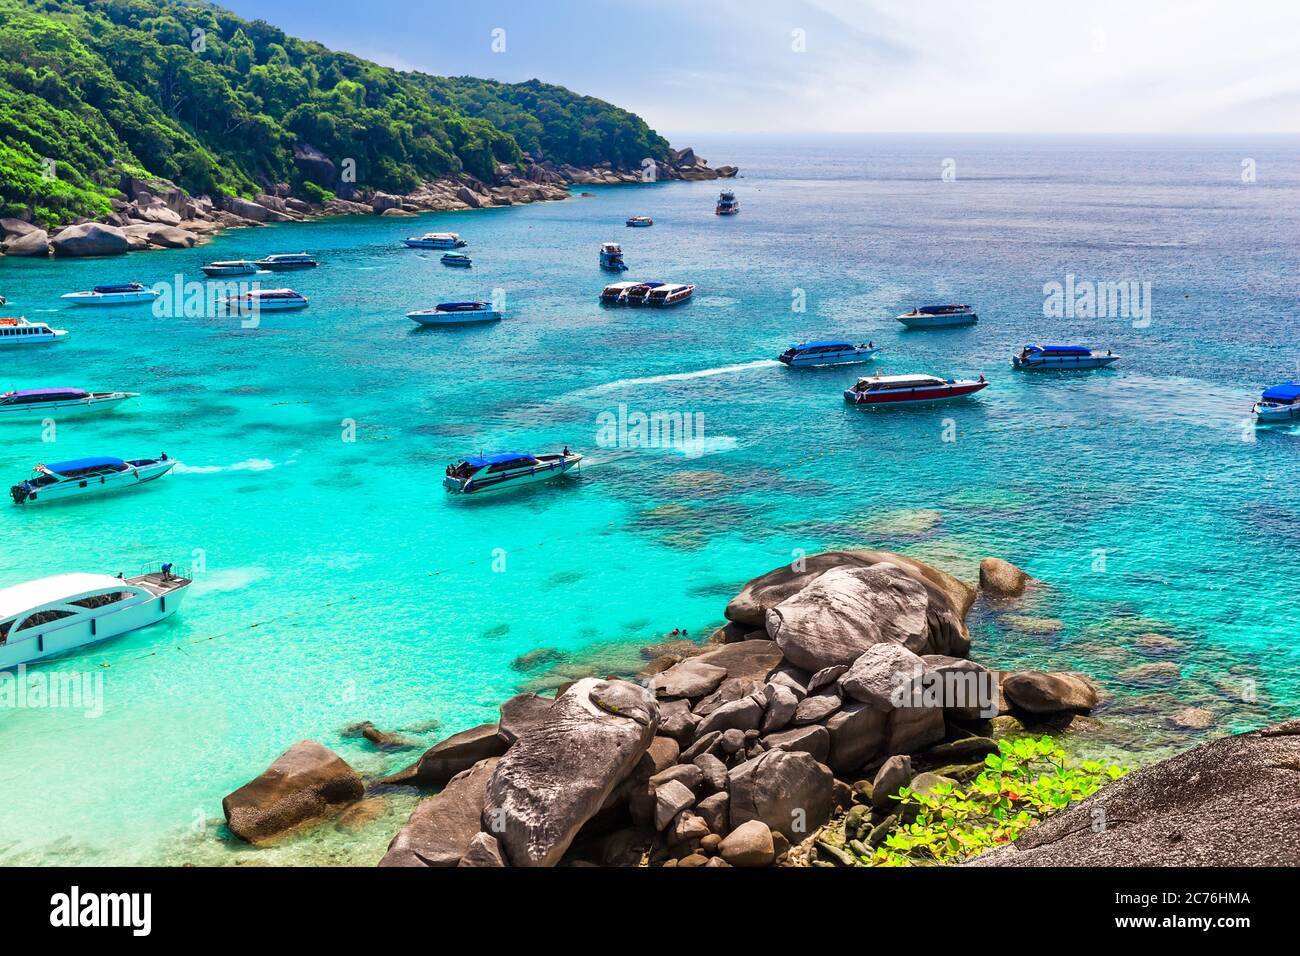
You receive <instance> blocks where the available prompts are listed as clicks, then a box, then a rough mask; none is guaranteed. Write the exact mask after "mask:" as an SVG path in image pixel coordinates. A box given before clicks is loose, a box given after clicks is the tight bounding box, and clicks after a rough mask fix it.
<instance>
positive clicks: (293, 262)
mask: <svg viewBox="0 0 1300 956" xmlns="http://www.w3.org/2000/svg"><path fill="white" fill-rule="evenodd" d="M253 265H255V266H257V267H258V268H259V269H266V270H267V271H268V272H292V271H296V270H299V269H315V268H316V267H317V266H318V265H320V263H319V262H317V261H316V260H315V259H313V258H312V257H311V256H309V255H307V253H305V252H281V253H277V254H276V255H273V256H267V257H266V258H265V259H258V260H257V261H256V262H254V263H253Z"/></svg>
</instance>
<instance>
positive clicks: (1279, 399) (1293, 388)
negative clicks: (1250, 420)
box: [1251, 382, 1300, 422]
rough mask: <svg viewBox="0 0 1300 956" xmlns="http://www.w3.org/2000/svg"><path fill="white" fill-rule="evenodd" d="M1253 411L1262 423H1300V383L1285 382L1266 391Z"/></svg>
mask: <svg viewBox="0 0 1300 956" xmlns="http://www.w3.org/2000/svg"><path fill="white" fill-rule="evenodd" d="M1251 410H1252V411H1253V412H1254V413H1255V417H1256V418H1257V419H1259V421H1261V422H1294V421H1300V382H1283V383H1282V384H1281V385H1273V386H1270V387H1269V388H1266V389H1264V394H1263V395H1261V396H1260V397H1259V401H1257V402H1256V403H1255V406H1254V408H1252V409H1251Z"/></svg>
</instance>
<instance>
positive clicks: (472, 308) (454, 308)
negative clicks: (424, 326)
mask: <svg viewBox="0 0 1300 956" xmlns="http://www.w3.org/2000/svg"><path fill="white" fill-rule="evenodd" d="M487 307H488V304H487V303H486V302H439V303H438V307H437V311H439V312H476V311H478V310H479V309H486V308H487Z"/></svg>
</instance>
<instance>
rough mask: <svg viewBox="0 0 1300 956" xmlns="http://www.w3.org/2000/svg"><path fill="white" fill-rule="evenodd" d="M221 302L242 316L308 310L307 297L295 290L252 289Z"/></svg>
mask: <svg viewBox="0 0 1300 956" xmlns="http://www.w3.org/2000/svg"><path fill="white" fill-rule="evenodd" d="M221 301H222V302H224V303H225V305H226V309H227V310H229V311H235V312H239V313H241V314H247V313H251V312H287V311H289V310H292V309H305V308H307V297H306V296H305V295H303V294H302V293H301V292H295V291H294V290H293V289H251V290H249V291H248V292H245V293H244V294H243V295H236V296H228V297H227V298H225V299H222V300H221Z"/></svg>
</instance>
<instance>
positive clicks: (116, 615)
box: [0, 564, 190, 670]
mask: <svg viewBox="0 0 1300 956" xmlns="http://www.w3.org/2000/svg"><path fill="white" fill-rule="evenodd" d="M189 586H190V579H189V578H187V577H182V576H180V575H177V574H175V573H173V571H172V566H171V565H170V564H164V565H163V566H162V568H161V570H159V571H153V572H150V573H149V574H142V575H139V576H138V577H132V578H125V577H112V576H111V575H108V574H86V573H74V574H56V575H54V576H52V577H48V578H37V579H36V580H34V581H27V582H25V583H23V584H15V585H14V586H13V587H8V588H2V589H0V670H4V669H7V668H10V667H17V666H18V665H19V664H28V663H31V662H32V661H37V660H42V659H44V658H47V657H54V656H55V655H57V654H64V653H67V652H68V651H72V650H76V649H77V648H80V647H86V646H87V645H90V644H95V643H98V642H99V641H106V640H108V639H109V638H110V637H117V636H118V635H120V634H125V633H127V632H128V631H134V630H138V629H139V628H142V627H148V626H149V625H150V624H156V623H157V622H159V621H161V620H163V619H164V618H168V617H171V616H172V615H173V614H175V613H176V612H177V611H179V610H180V609H181V604H182V602H184V600H185V594H186V589H187V588H188V587H189Z"/></svg>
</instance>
